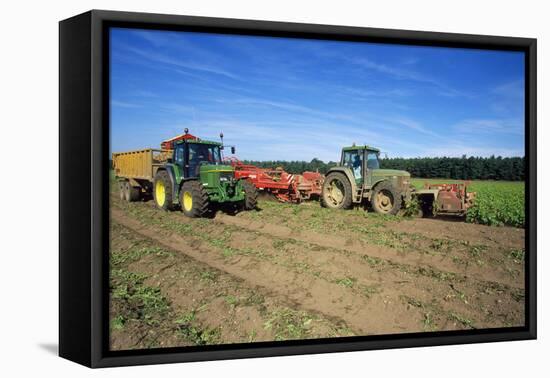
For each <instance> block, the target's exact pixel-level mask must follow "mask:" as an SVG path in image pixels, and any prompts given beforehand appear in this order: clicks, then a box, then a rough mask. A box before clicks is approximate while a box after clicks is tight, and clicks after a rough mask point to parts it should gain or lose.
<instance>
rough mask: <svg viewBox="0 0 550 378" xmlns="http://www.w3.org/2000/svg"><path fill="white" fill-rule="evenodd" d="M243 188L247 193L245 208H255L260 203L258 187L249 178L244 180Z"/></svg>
mask: <svg viewBox="0 0 550 378" xmlns="http://www.w3.org/2000/svg"><path fill="white" fill-rule="evenodd" d="M243 189H244V195H245V198H244V204H243V208H244V210H254V209H255V208H256V205H257V204H258V189H256V187H255V186H254V184H253V183H251V182H250V181H247V180H244V181H243Z"/></svg>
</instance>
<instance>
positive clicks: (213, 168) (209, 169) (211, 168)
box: [200, 164, 235, 173]
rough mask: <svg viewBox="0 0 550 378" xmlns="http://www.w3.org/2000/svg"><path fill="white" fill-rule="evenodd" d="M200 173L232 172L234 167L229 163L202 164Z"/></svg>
mask: <svg viewBox="0 0 550 378" xmlns="http://www.w3.org/2000/svg"><path fill="white" fill-rule="evenodd" d="M200 169H201V173H214V172H234V171H235V169H234V168H233V167H232V166H230V165H225V164H221V165H216V164H202V165H201V168H200Z"/></svg>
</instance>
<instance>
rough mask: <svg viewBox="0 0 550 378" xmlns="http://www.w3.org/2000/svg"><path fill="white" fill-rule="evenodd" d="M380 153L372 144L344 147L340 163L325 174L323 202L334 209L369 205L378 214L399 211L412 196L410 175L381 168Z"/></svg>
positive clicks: (393, 213)
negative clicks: (370, 145)
mask: <svg viewBox="0 0 550 378" xmlns="http://www.w3.org/2000/svg"><path fill="white" fill-rule="evenodd" d="M379 155H380V150H378V149H377V148H373V147H369V146H355V145H353V146H351V147H344V148H343V149H342V157H341V160H340V164H339V165H338V166H336V167H333V168H331V169H330V170H329V171H328V173H327V174H326V177H325V182H324V184H323V190H322V193H321V204H322V205H323V206H325V207H328V208H333V209H349V208H351V207H352V206H354V205H356V204H368V205H370V206H371V207H372V209H373V210H374V211H375V212H377V213H379V214H392V215H395V214H397V212H398V211H399V210H400V209H401V206H402V204H403V202H404V201H405V200H409V199H410V197H411V185H410V177H411V175H410V173H408V172H406V171H398V170H393V169H380V162H379Z"/></svg>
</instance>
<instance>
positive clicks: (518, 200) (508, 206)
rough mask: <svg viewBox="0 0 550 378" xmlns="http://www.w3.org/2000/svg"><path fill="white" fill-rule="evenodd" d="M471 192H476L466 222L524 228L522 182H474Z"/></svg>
mask: <svg viewBox="0 0 550 378" xmlns="http://www.w3.org/2000/svg"><path fill="white" fill-rule="evenodd" d="M471 190H472V191H475V192H477V195H476V201H475V203H474V206H472V207H471V208H470V209H469V210H468V214H467V216H466V220H467V221H468V222H472V223H480V224H487V225H491V226H501V225H508V226H514V227H524V226H525V185H524V183H523V182H491V181H476V182H473V183H472V185H471Z"/></svg>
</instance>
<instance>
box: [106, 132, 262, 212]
mask: <svg viewBox="0 0 550 378" xmlns="http://www.w3.org/2000/svg"><path fill="white" fill-rule="evenodd" d="M220 136H221V137H222V143H218V142H212V141H207V140H202V139H200V138H197V137H195V136H193V135H191V134H189V133H188V130H187V129H186V130H185V134H183V135H180V136H178V137H176V138H173V139H171V140H168V141H164V142H163V143H162V144H161V146H162V149H161V150H154V149H147V150H140V151H130V152H122V153H114V154H113V166H114V169H115V175H116V176H117V177H118V180H119V182H120V190H121V198H122V199H126V200H128V201H136V200H139V199H140V197H141V196H142V195H143V194H152V195H153V198H154V201H155V203H156V205H157V206H158V207H159V208H161V209H163V210H173V209H176V208H181V210H182V211H183V213H184V214H185V215H187V216H189V217H202V216H206V215H207V214H208V213H210V212H211V210H212V208H213V205H215V204H217V205H223V206H226V207H227V206H229V207H231V209H232V210H241V209H242V210H252V209H254V208H255V207H256V203H257V197H258V193H257V190H256V187H255V186H254V185H253V184H252V183H251V182H249V181H247V180H246V178H241V179H237V178H236V177H235V169H234V168H233V167H232V166H231V165H227V164H224V162H223V160H222V150H223V149H224V145H223V134H220ZM231 150H232V152H233V153H234V150H235V148H234V147H231Z"/></svg>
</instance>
